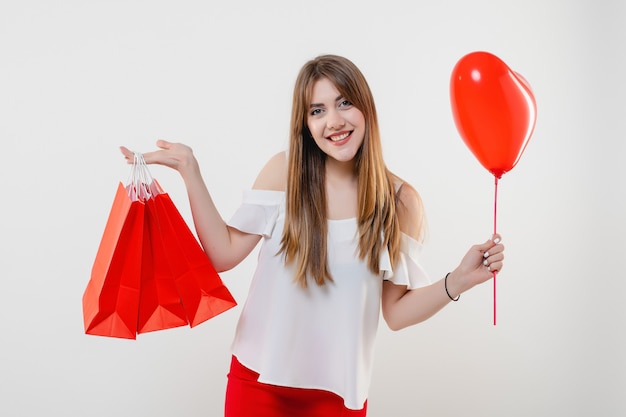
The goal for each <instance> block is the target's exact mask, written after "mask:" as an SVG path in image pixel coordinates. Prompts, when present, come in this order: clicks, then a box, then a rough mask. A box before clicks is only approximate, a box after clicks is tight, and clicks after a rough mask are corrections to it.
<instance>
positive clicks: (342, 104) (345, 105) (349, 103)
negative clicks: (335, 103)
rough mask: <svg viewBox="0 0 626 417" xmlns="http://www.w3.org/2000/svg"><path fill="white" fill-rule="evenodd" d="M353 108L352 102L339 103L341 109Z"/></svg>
mask: <svg viewBox="0 0 626 417" xmlns="http://www.w3.org/2000/svg"><path fill="white" fill-rule="evenodd" d="M350 106H352V102H350V101H349V100H343V101H342V102H341V103H339V107H350Z"/></svg>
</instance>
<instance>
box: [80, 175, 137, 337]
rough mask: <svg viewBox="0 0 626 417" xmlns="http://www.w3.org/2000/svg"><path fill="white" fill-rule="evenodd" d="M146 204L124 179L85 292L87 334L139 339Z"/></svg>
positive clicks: (114, 202) (84, 312)
mask: <svg viewBox="0 0 626 417" xmlns="http://www.w3.org/2000/svg"><path fill="white" fill-rule="evenodd" d="M143 223H144V204H143V203H142V202H141V201H138V200H135V201H133V200H131V198H130V197H129V195H128V191H127V189H126V188H125V187H124V186H123V185H122V184H121V183H120V184H119V186H118V188H117V192H116V194H115V198H114V200H113V205H112V207H111V211H110V213H109V217H108V220H107V223H106V226H105V229H104V233H103V236H102V239H101V241H100V246H99V247H98V251H97V253H96V258H95V260H94V263H93V267H92V270H91V278H90V280H89V282H88V283H87V288H86V289H85V292H84V293H83V299H82V301H83V319H84V325H85V332H86V333H87V334H92V335H99V336H110V337H119V338H127V339H135V338H136V332H137V308H138V306H139V291H140V281H141V267H142V242H143Z"/></svg>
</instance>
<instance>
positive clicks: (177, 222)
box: [154, 193, 237, 327]
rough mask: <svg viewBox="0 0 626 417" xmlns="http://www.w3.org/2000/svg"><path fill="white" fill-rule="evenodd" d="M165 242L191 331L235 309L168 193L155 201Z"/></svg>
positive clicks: (156, 197) (224, 287) (228, 292)
mask: <svg viewBox="0 0 626 417" xmlns="http://www.w3.org/2000/svg"><path fill="white" fill-rule="evenodd" d="M154 203H155V208H156V213H157V216H158V218H159V222H160V223H159V224H160V226H161V233H162V235H163V238H164V239H163V241H164V242H165V244H166V245H165V252H164V256H165V257H167V260H168V263H169V265H170V266H171V268H172V271H174V273H175V275H176V288H177V289H178V293H179V295H180V298H181V300H182V303H183V307H184V309H185V312H186V313H187V318H188V320H189V325H190V326H191V327H194V326H197V325H198V324H200V323H202V322H204V321H206V320H209V319H211V318H213V317H215V316H217V315H218V314H221V313H223V312H225V311H226V310H229V309H230V308H232V307H234V306H236V305H237V303H236V301H235V299H234V298H233V296H232V295H231V293H230V291H229V290H228V289H227V288H226V286H224V284H223V282H222V280H221V278H220V276H219V275H218V274H217V272H216V271H215V268H214V267H213V264H212V263H211V261H210V259H209V257H208V256H207V254H206V253H205V252H204V250H203V249H202V247H201V246H200V243H199V242H198V240H197V239H196V237H195V236H194V234H193V233H192V232H191V230H190V229H189V227H188V226H187V223H186V222H185V220H184V218H183V217H182V216H181V214H180V212H179V211H178V209H177V208H176V206H175V205H174V203H173V202H172V200H171V198H170V196H169V195H168V194H167V193H161V194H158V195H156V196H155V197H154Z"/></svg>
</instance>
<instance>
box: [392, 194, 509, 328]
mask: <svg viewBox="0 0 626 417" xmlns="http://www.w3.org/2000/svg"><path fill="white" fill-rule="evenodd" d="M422 213H423V208H422V204H421V200H420V198H419V195H418V194H417V192H416V191H415V189H413V188H412V187H410V186H407V184H405V185H403V186H402V188H401V190H400V195H399V204H398V218H399V221H400V229H401V230H402V232H403V233H406V234H407V235H409V236H410V237H412V238H414V239H416V240H419V238H420V236H419V233H420V230H421V224H420V222H421V219H422V217H423V216H422ZM499 242H500V236H498V235H496V236H493V237H492V239H490V240H488V241H487V242H485V243H482V244H478V245H474V246H472V247H471V248H470V250H469V251H468V252H467V254H466V255H465V256H464V257H463V259H462V260H461V262H460V264H459V266H458V267H457V268H456V269H454V270H453V271H452V272H451V273H450V274H449V275H448V278H447V290H448V292H449V293H450V296H451V297H455V298H456V296H458V295H460V294H461V293H463V292H465V291H467V290H469V289H470V288H472V287H474V286H475V285H478V284H480V283H482V282H485V281H487V280H489V279H490V278H492V277H493V272H496V273H497V272H499V271H500V270H501V269H502V262H503V260H504V253H503V251H504V246H503V245H502V244H501V243H499ZM445 284H446V283H445V279H440V280H439V281H437V282H435V283H433V284H431V285H428V286H426V287H422V288H417V289H414V290H407V288H406V286H404V285H396V284H394V283H393V282H391V281H385V282H384V283H383V295H382V312H383V317H384V319H385V321H386V322H387V325H388V326H389V328H391V329H392V330H400V329H403V328H405V327H408V326H411V325H413V324H417V323H420V322H422V321H424V320H426V319H428V318H430V317H432V316H433V315H434V314H435V313H437V312H438V311H439V310H441V309H442V308H443V307H444V306H446V305H447V304H448V303H449V302H450V301H451V299H450V297H449V296H448V294H447V293H446V287H445Z"/></svg>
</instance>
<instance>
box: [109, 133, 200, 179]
mask: <svg viewBox="0 0 626 417" xmlns="http://www.w3.org/2000/svg"><path fill="white" fill-rule="evenodd" d="M156 145H157V147H159V148H160V150H158V151H153V152H147V153H144V154H142V155H143V158H144V160H145V161H146V163H147V164H159V165H164V166H167V167H170V168H172V169H175V170H177V171H178V172H179V173H180V174H181V175H182V176H183V177H185V175H186V174H187V173H189V172H190V171H198V161H197V160H196V158H195V156H194V155H193V151H192V149H191V148H190V147H189V146H187V145H184V144H182V143H172V142H168V141H166V140H163V139H159V140H158V141H157V142H156ZM120 151H121V152H122V154H123V155H124V158H126V162H128V163H129V164H132V163H133V161H134V152H133V151H131V150H130V149H128V148H126V147H124V146H120Z"/></svg>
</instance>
